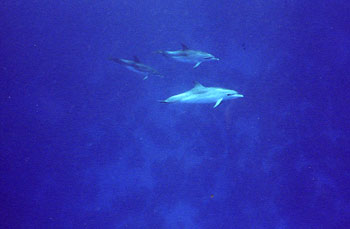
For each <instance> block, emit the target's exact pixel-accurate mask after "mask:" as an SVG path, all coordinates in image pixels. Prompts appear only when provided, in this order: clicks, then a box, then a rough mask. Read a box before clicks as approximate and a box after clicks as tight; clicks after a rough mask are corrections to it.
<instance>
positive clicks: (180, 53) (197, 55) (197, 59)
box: [157, 44, 219, 68]
mask: <svg viewBox="0 0 350 229" xmlns="http://www.w3.org/2000/svg"><path fill="white" fill-rule="evenodd" d="M181 46H182V49H181V50H177V51H163V50H160V51H157V53H160V54H162V55H163V56H165V57H169V58H172V59H174V60H177V61H180V62H186V63H193V64H195V65H194V66H193V68H197V67H198V66H199V65H200V64H201V63H202V62H205V61H212V60H219V58H216V57H215V56H213V55H211V54H209V53H206V52H202V51H197V50H192V49H189V48H188V47H187V46H186V45H184V44H181Z"/></svg>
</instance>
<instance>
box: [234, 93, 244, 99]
mask: <svg viewBox="0 0 350 229" xmlns="http://www.w3.org/2000/svg"><path fill="white" fill-rule="evenodd" d="M236 97H237V98H243V97H244V95H241V94H237V95H236Z"/></svg>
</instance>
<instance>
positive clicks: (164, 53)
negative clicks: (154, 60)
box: [153, 50, 168, 56]
mask: <svg viewBox="0 0 350 229" xmlns="http://www.w3.org/2000/svg"><path fill="white" fill-rule="evenodd" d="M153 53H155V54H161V55H163V56H168V55H167V53H166V51H164V50H157V51H154V52H153Z"/></svg>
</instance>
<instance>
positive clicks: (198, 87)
mask: <svg viewBox="0 0 350 229" xmlns="http://www.w3.org/2000/svg"><path fill="white" fill-rule="evenodd" d="M242 97H243V95H241V94H238V93H237V92H236V91H234V90H229V89H224V88H219V87H204V86H203V85H202V84H200V83H198V82H195V86H194V88H192V89H191V90H189V91H186V92H184V93H181V94H178V95H174V96H171V97H169V98H167V99H166V100H162V101H160V102H162V103H215V105H214V108H215V107H217V106H219V105H220V103H221V102H222V100H229V99H236V98H242Z"/></svg>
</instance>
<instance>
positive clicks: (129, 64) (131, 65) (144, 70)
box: [110, 56, 163, 80]
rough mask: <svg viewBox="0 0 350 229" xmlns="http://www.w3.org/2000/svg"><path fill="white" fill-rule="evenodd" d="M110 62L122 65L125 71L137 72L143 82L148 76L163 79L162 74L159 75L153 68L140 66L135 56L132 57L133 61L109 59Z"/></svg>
mask: <svg viewBox="0 0 350 229" xmlns="http://www.w3.org/2000/svg"><path fill="white" fill-rule="evenodd" d="M110 60H113V61H114V62H116V63H118V64H121V65H123V66H124V67H126V68H127V69H129V70H131V71H133V72H137V73H139V74H141V75H143V76H144V78H143V79H144V80H145V79H147V78H148V76H150V75H155V76H159V77H163V75H162V74H160V73H159V72H158V71H157V70H155V69H154V68H152V67H150V66H147V65H145V64H142V63H141V62H140V60H139V58H138V57H137V56H134V60H126V59H119V58H110Z"/></svg>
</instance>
